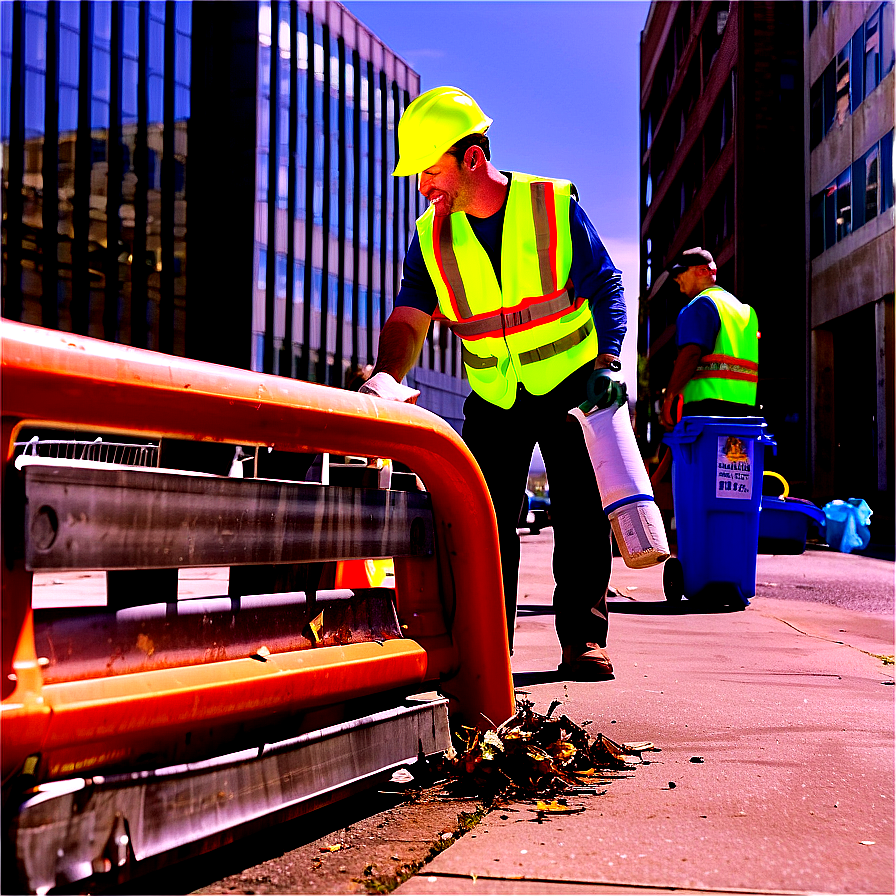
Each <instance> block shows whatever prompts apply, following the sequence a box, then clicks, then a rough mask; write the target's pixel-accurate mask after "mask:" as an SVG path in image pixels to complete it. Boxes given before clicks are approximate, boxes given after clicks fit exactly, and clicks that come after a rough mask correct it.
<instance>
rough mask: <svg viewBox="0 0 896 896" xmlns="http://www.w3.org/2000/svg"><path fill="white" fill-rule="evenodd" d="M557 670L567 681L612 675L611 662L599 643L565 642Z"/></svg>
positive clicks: (594, 678) (590, 679) (587, 679)
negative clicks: (561, 659) (561, 660)
mask: <svg viewBox="0 0 896 896" xmlns="http://www.w3.org/2000/svg"><path fill="white" fill-rule="evenodd" d="M557 671H558V672H560V673H561V674H562V675H564V676H566V677H567V678H568V679H569V681H595V680H596V679H600V678H609V677H611V676H612V675H613V664H612V663H611V662H610V657H609V656H607V651H606V650H605V649H604V648H603V647H601V646H600V645H599V644H592V643H586V644H567V645H565V646H564V647H563V662H561V663H560V665H559V666H558V667H557Z"/></svg>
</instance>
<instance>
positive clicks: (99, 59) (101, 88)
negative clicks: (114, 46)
mask: <svg viewBox="0 0 896 896" xmlns="http://www.w3.org/2000/svg"><path fill="white" fill-rule="evenodd" d="M110 71H111V68H110V59H109V51H108V50H100V49H94V51H93V98H94V99H97V100H101V101H102V102H104V103H108V102H109V75H110Z"/></svg>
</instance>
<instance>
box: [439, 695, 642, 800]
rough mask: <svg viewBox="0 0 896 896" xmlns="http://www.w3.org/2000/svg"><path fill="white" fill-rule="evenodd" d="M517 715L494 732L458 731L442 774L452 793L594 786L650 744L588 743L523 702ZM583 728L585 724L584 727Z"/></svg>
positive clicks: (600, 738) (532, 793)
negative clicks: (458, 739) (459, 736)
mask: <svg viewBox="0 0 896 896" xmlns="http://www.w3.org/2000/svg"><path fill="white" fill-rule="evenodd" d="M517 706H518V709H517V713H516V715H514V716H513V717H512V718H510V719H508V720H507V721H506V722H504V724H502V725H500V726H499V727H498V729H497V730H492V731H477V730H474V729H464V732H463V734H464V735H465V736H466V737H467V740H466V743H464V744H462V745H461V748H460V749H459V750H450V751H449V752H448V753H447V754H446V757H445V760H444V766H443V771H444V773H445V774H446V775H447V776H448V779H449V782H450V784H449V786H450V788H451V789H452V790H454V791H456V792H457V791H460V792H465V793H475V794H476V795H478V796H480V797H482V796H497V795H498V794H501V795H503V796H513V797H537V796H552V795H556V794H559V793H562V792H564V791H568V790H570V789H576V788H581V787H583V786H585V785H589V784H595V783H598V782H599V780H600V779H601V776H602V774H604V773H605V772H607V771H608V770H617V771H618V770H625V769H631V768H633V767H634V766H636V765H639V764H640V763H641V761H642V760H641V753H643V752H646V751H648V750H656V749H657V748H656V747H654V746H653V744H650V743H637V744H617V743H615V742H614V741H612V740H610V739H609V738H608V737H604V735H603V734H598V735H597V736H596V737H591V736H590V735H589V734H588V732H586V731H585V729H584V728H583V727H582V726H581V725H577V724H576V723H575V722H573V721H572V720H571V719H570V718H569V717H568V716H567V715H561V716H559V717H558V718H551V716H552V714H553V712H554V710H555V709H556V708H557V707H558V706H560V703H559V702H556V701H555V702H554V703H553V704H551V707H550V709H549V710H548V713H547V715H541V714H540V713H538V712H536V711H535V709H534V707H533V704H532V703H531V702H530V701H529V700H526V699H518V700H517ZM585 724H588V723H585Z"/></svg>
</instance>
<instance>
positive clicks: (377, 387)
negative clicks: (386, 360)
mask: <svg viewBox="0 0 896 896" xmlns="http://www.w3.org/2000/svg"><path fill="white" fill-rule="evenodd" d="M358 391H359V392H366V393H367V394H368V395H376V397H377V398H385V399H388V400H389V401H404V402H406V403H407V404H417V399H418V398H419V397H420V390H419V389H411V388H410V387H409V386H402V385H401V383H399V382H398V381H397V380H396V379H395V377H394V376H391V375H390V374H388V373H386V372H385V371H383V370H381V371H380V372H379V373H377V374H375V375H374V376H372V377H371V378H370V379H369V380H367V382H366V383H364V385H363V386H361V388H360V389H358Z"/></svg>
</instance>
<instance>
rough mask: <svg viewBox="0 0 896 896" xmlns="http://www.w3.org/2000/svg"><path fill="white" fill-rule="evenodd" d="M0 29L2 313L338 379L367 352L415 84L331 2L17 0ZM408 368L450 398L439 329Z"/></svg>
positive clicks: (405, 217)
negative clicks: (400, 135)
mask: <svg viewBox="0 0 896 896" xmlns="http://www.w3.org/2000/svg"><path fill="white" fill-rule="evenodd" d="M0 35H2V48H0V49H2V54H0V55H2V72H0V81H2V83H0V95H2V141H3V171H2V175H3V197H2V198H3V258H2V261H3V305H2V313H3V316H4V317H7V318H10V319H13V320H19V321H24V322H26V323H31V324H37V325H40V326H45V327H52V328H58V329H61V330H65V331H70V332H74V333H78V334H82V335H89V336H94V337H98V338H101V339H107V340H111V341H116V342H122V343H126V344H130V345H135V346H139V347H145V348H150V349H156V350H160V351H163V352H169V353H173V354H177V355H185V356H188V357H192V358H198V359H201V360H209V361H214V362H218V363H223V364H230V365H234V366H238V367H245V368H251V369H255V370H259V371H265V372H269V373H276V374H280V375H284V376H292V377H298V378H301V379H306V380H311V381H315V382H321V383H327V384H331V385H335V386H341V385H343V383H344V378H345V375H346V372H347V371H349V370H350V369H351V368H352V367H353V366H354V365H357V364H361V365H364V364H367V363H370V362H372V361H373V360H374V358H375V354H376V349H377V342H378V336H379V329H380V327H381V325H382V322H383V320H384V319H385V318H386V316H387V315H388V313H389V311H390V310H391V307H392V302H393V299H394V297H395V295H396V293H397V291H398V287H399V284H400V278H401V263H402V260H403V257H404V251H405V248H406V246H407V243H408V241H409V238H410V235H411V233H412V228H413V226H414V220H415V219H416V217H417V216H418V215H419V214H420V213H421V212H422V210H423V202H422V198H421V197H420V196H419V194H418V193H417V190H416V183H415V182H413V180H412V179H408V178H393V177H391V171H392V168H393V167H394V164H395V159H396V155H397V123H398V120H399V118H400V116H401V113H402V111H403V110H404V109H405V107H406V106H407V104H408V103H409V102H410V101H411V99H413V97H415V96H416V95H417V94H418V93H419V92H420V78H419V76H418V75H417V73H416V72H414V71H413V70H412V69H411V68H409V67H408V65H407V64H406V63H405V62H404V61H403V60H402V59H401V58H399V57H398V56H396V55H395V54H394V53H393V52H392V51H391V50H390V49H389V48H388V47H387V46H385V45H384V44H383V43H382V41H380V40H379V39H378V38H377V37H376V36H375V35H373V34H372V33H371V32H370V31H369V30H368V29H366V28H365V27H364V26H363V24H362V23H360V22H359V21H358V20H357V19H356V18H355V17H354V16H353V15H351V13H349V12H348V10H346V9H345V8H344V7H343V6H342V5H341V4H339V3H337V2H307V0H306V2H296V0H281V2H278V0H262V2H201V3H200V2H190V0H177V2H173V0H151V2H136V0H125V2H110V0H91V2H87V0H81V2H55V0H50V2H39V0H27V2H3V3H2V4H0ZM410 379H411V381H416V382H417V384H418V385H419V386H422V387H423V388H424V398H425V396H426V393H427V389H429V388H430V387H432V388H434V389H435V390H436V391H439V392H445V394H447V395H453V396H455V398H457V399H458V400H459V398H460V396H461V395H462V393H463V392H464V391H465V390H464V386H465V385H466V384H465V383H463V382H462V375H461V365H460V363H459V351H458V348H457V345H456V341H455V339H454V337H453V336H451V335H450V334H448V333H447V332H444V333H439V332H438V329H437V326H434V327H433V332H431V333H430V336H429V339H428V344H427V346H426V348H425V349H424V352H423V355H422V357H421V359H420V368H419V369H418V370H415V372H414V374H412V376H411V378H410ZM466 391H468V390H466ZM455 403H456V402H455ZM438 404H439V402H438V401H434V402H431V403H430V404H429V405H428V406H431V407H433V409H435V410H439V409H440V408H439V407H438ZM448 416H449V418H450V417H451V416H452V415H451V414H449V415H448Z"/></svg>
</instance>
